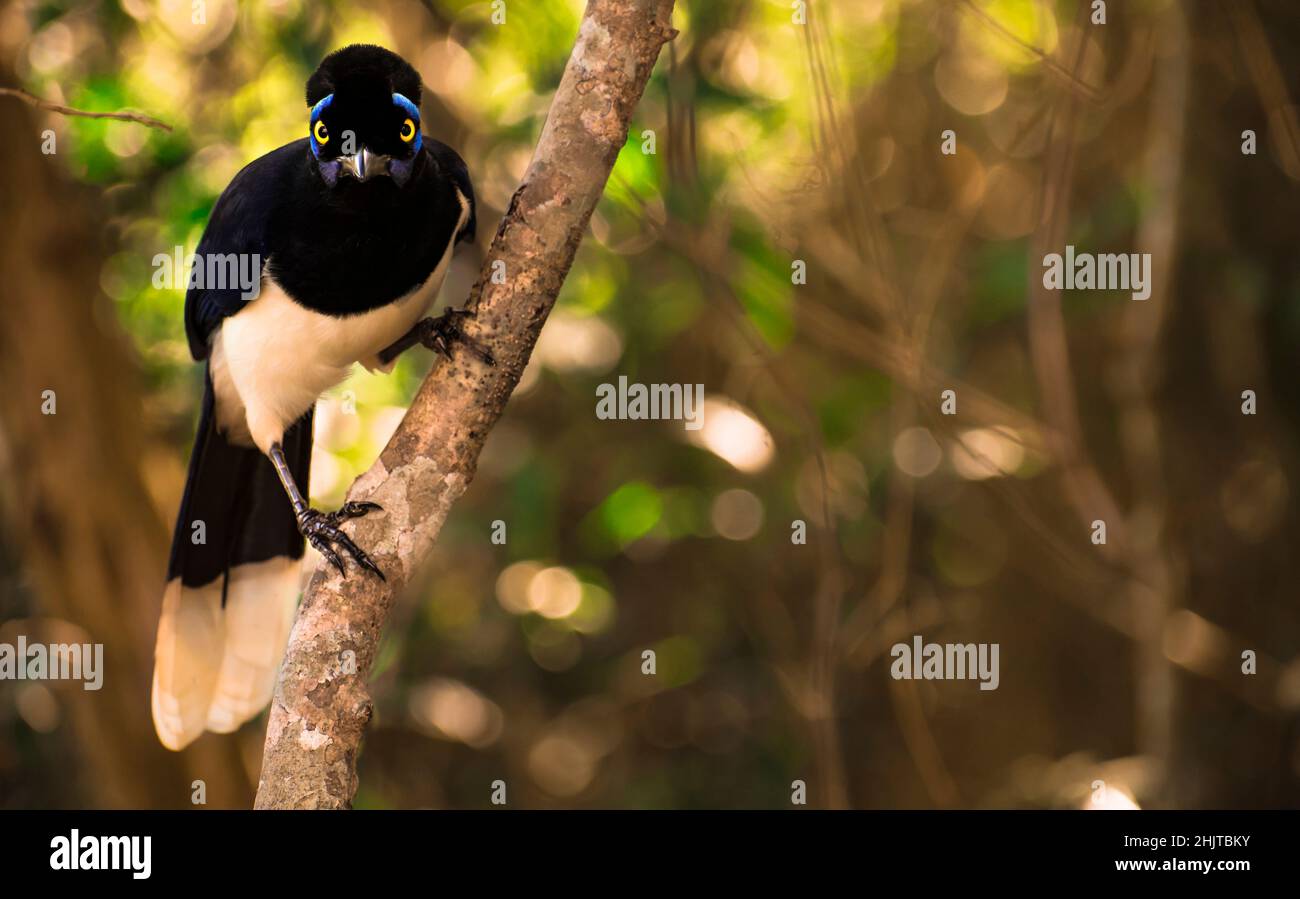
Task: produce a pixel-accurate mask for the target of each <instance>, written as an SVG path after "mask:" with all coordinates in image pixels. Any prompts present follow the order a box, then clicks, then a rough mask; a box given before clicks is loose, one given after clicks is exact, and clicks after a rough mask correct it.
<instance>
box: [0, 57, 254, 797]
mask: <svg viewBox="0 0 1300 899" xmlns="http://www.w3.org/2000/svg"><path fill="white" fill-rule="evenodd" d="M13 81H14V78H13V72H12V70H11V68H10V67H9V65H8V64H7V63H6V61H4V60H0V83H13ZM39 121H40V113H38V112H36V111H35V110H33V109H32V108H31V107H30V106H28V105H27V104H26V103H24V102H21V101H19V100H17V99H14V98H11V97H0V134H3V135H5V143H6V150H5V156H4V160H5V161H4V165H0V221H3V222H5V223H6V224H7V225H8V226H7V227H5V228H3V229H0V272H3V273H4V280H3V298H2V299H0V311H2V312H3V314H0V383H3V384H4V389H3V390H0V483H3V491H2V492H0V512H3V515H4V522H5V524H4V527H5V530H6V531H7V532H8V533H7V534H6V540H5V541H4V542H5V543H6V544H7V545H9V546H11V547H13V548H14V549H15V550H16V552H17V554H18V557H19V558H21V559H22V560H23V570H24V574H25V575H26V577H27V579H28V581H29V582H30V584H31V586H32V587H33V588H34V592H35V594H36V596H37V597H38V598H39V610H38V611H39V613H40V614H41V615H43V616H48V617H49V618H50V619H55V620H62V621H65V622H70V623H71V624H73V625H76V626H78V627H79V628H81V629H83V630H84V634H80V635H78V636H76V637H75V640H76V641H77V642H80V641H83V640H85V641H91V642H94V643H102V644H103V645H104V662H103V667H104V672H103V687H102V689H101V690H99V691H86V690H82V689H80V686H79V685H74V686H70V687H68V688H67V689H61V691H60V694H59V695H60V696H62V697H65V698H66V700H67V705H66V707H67V709H68V711H69V713H70V715H69V717H70V718H71V722H72V733H73V738H74V739H75V741H76V744H77V750H78V754H79V755H80V757H81V758H82V759H83V760H84V763H85V764H84V766H79V771H80V772H81V776H80V777H79V778H78V783H77V785H76V789H84V790H85V791H86V792H87V794H88V795H87V796H86V797H85V802H86V803H87V804H95V805H99V806H108V807H133V808H156V807H181V806H189V805H190V797H191V784H192V782H193V781H194V780H203V781H204V783H205V785H206V792H207V804H208V805H209V806H218V807H225V806H245V807H246V805H247V802H248V798H249V796H250V793H251V790H250V784H249V783H248V780H249V778H248V776H247V774H246V773H245V772H244V768H243V764H242V762H241V760H240V758H239V755H238V752H237V748H236V746H237V744H236V743H235V742H234V740H233V738H229V737H225V738H211V739H205V740H203V741H200V743H198V744H195V745H194V746H193V747H191V748H190V749H188V750H187V751H186V752H184V753H181V754H175V753H171V752H168V751H167V750H166V749H164V748H163V747H162V745H161V744H160V743H159V742H158V739H157V737H156V736H155V735H154V729H153V722H152V720H151V718H150V711H149V685H150V678H151V676H152V670H153V643H154V629H155V628H156V626H157V620H158V609H159V607H160V603H161V597H162V586H163V574H164V572H165V570H166V562H167V543H168V532H169V530H170V528H169V523H168V522H165V521H164V520H163V519H162V517H161V516H160V514H159V512H158V506H157V505H156V504H155V502H154V500H153V499H152V498H151V496H150V493H149V491H148V489H147V487H146V483H145V479H144V476H143V470H142V464H143V462H144V460H146V459H147V458H148V448H149V447H148V443H149V435H148V434H147V433H146V429H145V428H144V427H143V426H142V422H143V421H144V420H145V419H144V416H143V410H142V401H141V390H140V384H139V369H138V366H137V360H136V356H135V353H134V350H133V348H132V347H131V345H130V342H129V340H128V338H127V337H126V335H125V334H124V333H123V331H122V330H121V328H120V326H119V325H118V319H117V315H116V314H115V311H114V310H113V309H112V308H111V306H110V303H111V301H110V300H109V299H108V298H107V297H106V296H105V295H104V294H103V292H102V291H101V290H100V288H99V278H100V271H101V267H102V264H103V260H104V257H105V247H104V246H103V238H102V235H103V223H104V221H105V220H106V216H105V215H104V214H103V211H102V210H101V208H100V207H99V204H98V202H97V200H96V198H95V194H94V193H93V192H90V191H87V190H86V189H85V188H82V187H79V186H77V185H76V184H75V183H74V182H73V181H72V180H70V179H69V178H67V177H65V175H64V173H63V171H62V169H61V166H60V163H59V158H60V157H59V156H58V155H57V154H56V155H51V156H46V155H44V154H42V152H41V132H42V130H43V127H44V126H42V125H40V124H38V123H39ZM141 127H143V126H141ZM179 315H180V309H179V308H178V309H177V316H179ZM45 391H52V394H45ZM47 397H52V400H51V402H53V404H54V409H55V414H52V415H47V414H44V412H43V407H44V406H45V402H46V398H47ZM9 627H10V629H13V628H17V633H25V634H26V636H27V638H28V640H29V641H36V640H38V639H39V640H47V639H51V638H50V637H49V636H47V635H43V634H38V633H35V632H34V631H33V628H35V629H41V627H40V625H38V624H33V623H32V622H31V621H30V619H29V621H28V622H26V623H23V622H19V623H16V624H15V623H14V622H10V625H9ZM16 635H17V634H16V633H15V634H11V635H9V636H8V637H6V639H7V640H10V641H12V639H13V638H14V637H16ZM65 641H67V638H64V639H63V640H60V642H65ZM68 642H70V641H68ZM52 686H53V685H52Z"/></svg>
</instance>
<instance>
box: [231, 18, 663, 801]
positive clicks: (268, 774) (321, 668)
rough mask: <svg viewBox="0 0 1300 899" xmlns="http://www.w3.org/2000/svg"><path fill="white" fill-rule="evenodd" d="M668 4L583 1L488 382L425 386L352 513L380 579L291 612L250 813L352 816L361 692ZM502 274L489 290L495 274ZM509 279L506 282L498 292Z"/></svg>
mask: <svg viewBox="0 0 1300 899" xmlns="http://www.w3.org/2000/svg"><path fill="white" fill-rule="evenodd" d="M672 7H673V0H588V3H587V8H586V11H585V12H584V13H583V17H582V24H581V26H580V29H579V32H578V38H577V42H576V43H575V44H574V47H573V52H572V54H571V55H570V57H569V62H568V65H567V66H566V67H565V70H564V76H563V78H562V79H561V80H560V86H559V88H558V89H557V91H556V94H555V99H554V100H553V101H552V104H551V110H550V114H549V115H548V116H547V120H546V125H545V127H544V128H543V129H542V135H541V138H540V140H539V141H538V144H537V148H536V150H535V151H534V153H533V159H532V162H531V163H529V166H528V171H527V172H526V174H525V175H524V180H523V183H522V184H521V185H520V187H519V189H518V190H516V191H515V195H514V197H513V198H512V199H511V201H510V207H509V209H508V210H507V211H506V215H505V217H504V218H503V219H502V221H501V225H500V227H499V228H498V229H497V233H496V236H495V238H494V239H493V241H492V246H491V248H490V249H489V251H488V254H487V258H486V260H485V263H484V267H483V271H482V273H481V274H480V275H479V280H478V283H477V284H475V286H474V289H473V290H472V292H471V294H470V299H469V305H470V308H472V309H474V310H475V311H476V312H477V315H476V317H475V318H474V319H473V320H472V321H470V322H468V323H467V327H466V330H467V331H468V333H469V334H470V336H472V337H475V338H477V339H479V340H482V341H484V342H486V343H487V344H488V345H489V346H490V347H491V348H492V351H493V353H494V355H495V356H496V360H497V364H496V366H495V367H494V368H488V367H486V366H484V365H483V364H482V363H480V362H479V361H478V360H477V359H475V358H474V357H473V354H470V353H467V352H464V351H463V350H462V351H461V352H458V353H457V354H456V357H455V359H454V361H444V362H443V363H442V364H441V365H439V366H437V367H436V368H435V369H434V370H433V371H432V372H431V373H430V375H429V377H428V378H427V379H426V380H425V382H424V384H423V385H422V386H421V387H420V390H419V392H418V393H417V394H416V397H415V400H414V401H413V402H412V404H411V407H410V409H409V410H408V411H407V413H406V417H405V418H404V419H403V420H402V424H401V425H400V426H399V427H398V429H397V432H396V433H395V434H394V435H393V438H392V440H391V441H389V443H388V446H387V447H385V449H384V451H383V453H382V454H380V457H379V459H378V461H377V462H375V464H374V465H373V466H372V467H371V468H370V470H369V471H367V472H366V473H365V474H363V475H362V476H361V477H360V478H358V479H357V481H356V483H355V484H353V485H352V489H351V490H350V491H349V494H348V499H351V500H369V501H371V502H376V503H379V505H381V506H383V508H384V511H383V512H382V513H377V514H374V515H371V516H367V517H366V518H363V519H358V520H356V521H354V522H351V523H350V524H349V527H350V528H351V530H352V533H353V536H354V538H356V539H357V540H358V542H360V543H361V545H362V546H365V547H367V549H368V550H369V551H370V553H371V555H372V556H373V557H374V558H375V559H376V561H378V562H379V564H380V566H381V567H382V568H383V570H384V572H385V574H386V575H387V578H388V579H387V581H386V582H381V581H379V580H378V579H377V578H372V577H360V576H357V575H355V574H354V575H353V576H352V577H349V578H346V579H344V578H343V577H341V576H340V575H339V574H338V573H337V572H336V571H334V570H333V569H332V568H331V567H330V566H328V565H321V566H319V567H318V568H317V570H316V573H315V575H314V576H313V577H312V579H311V582H310V584H309V585H308V587H307V591H306V594H305V595H304V597H303V601H302V604H301V606H300V607H299V610H298V618H297V621H296V622H295V623H294V627H293V631H292V633H291V634H290V637H289V647H288V650H287V652H286V655H285V660H284V664H283V665H282V666H281V669H280V679H279V682H278V683H277V685H276V690H275V699H274V701H273V702H272V705H271V715H270V722H269V724H268V727H267V734H266V746H265V748H264V753H263V758H262V774H261V780H260V782H259V784H258V790H257V801H256V807H257V808H268V809H269V808H347V807H349V806H350V804H351V801H352V796H353V794H354V793H355V792H356V786H357V775H356V760H357V753H358V749H359V746H360V743H361V738H362V735H363V734H364V732H365V727H366V724H367V722H368V721H369V720H370V714H371V700H370V695H369V693H368V691H367V689H366V679H367V676H368V674H369V672H370V668H371V665H372V663H373V662H374V659H375V654H376V650H377V648H378V645H379V638H380V635H381V633H382V630H383V627H384V624H385V622H386V621H387V619H388V615H389V611H390V610H391V608H392V604H393V599H394V596H396V595H398V594H400V592H401V590H402V587H403V586H404V585H405V584H406V583H407V582H408V581H409V580H410V577H411V575H412V573H413V572H414V571H415V570H416V569H417V568H418V566H419V565H420V563H421V561H422V560H423V559H424V558H425V557H426V556H427V555H428V553H429V551H430V549H431V547H432V545H433V542H434V540H435V539H436V538H437V536H438V532H439V531H440V530H441V528H442V524H443V522H444V521H445V520H446V518H447V515H448V513H449V512H450V510H451V507H452V504H453V503H455V502H456V500H457V499H458V498H459V497H460V496H461V494H463V493H464V492H465V489H466V488H467V487H468V486H469V483H470V481H471V479H472V478H473V477H474V471H475V467H476V465H477V462H478V456H479V451H480V450H481V449H482V447H483V442H484V440H485V438H486V437H487V434H488V432H489V431H490V430H491V429H492V426H493V425H494V424H495V423H496V421H497V419H499V418H500V417H501V414H502V412H503V411H504V409H505V405H506V402H507V401H508V400H509V398H510V394H511V393H512V392H513V390H514V388H515V385H516V384H517V383H518V381H519V376H520V375H521V374H522V372H523V370H524V366H525V365H526V364H527V362H528V357H529V356H530V355H531V353H532V349H533V345H534V344H535V343H536V341H537V337H538V335H539V334H540V333H541V329H542V325H543V324H544V323H545V321H546V317H547V315H548V314H549V313H550V311H551V307H552V306H553V305H554V303H555V298H556V296H557V295H558V294H559V291H560V286H561V285H562V284H563V283H564V278H565V276H566V275H567V274H568V271H569V267H570V266H571V265H572V264H573V257H574V254H575V253H576V252H577V249H578V244H579V243H580V242H581V240H582V235H583V233H584V232H585V231H586V228H587V223H588V221H589V219H590V218H591V214H592V212H593V211H594V210H595V208H596V203H597V202H598V201H599V200H600V197H601V195H602V194H603V193H604V189H605V181H606V179H607V178H608V177H609V173H610V170H611V169H612V168H613V166H614V160H615V159H616V158H617V156H618V152H619V150H620V149H621V148H622V146H623V144H624V142H625V141H626V140H627V132H628V126H629V122H630V120H631V117H632V112H633V110H634V109H635V108H636V104H637V102H638V101H639V100H640V99H641V94H642V92H643V91H644V90H645V85H646V82H647V81H648V80H649V78H650V72H651V70H652V69H653V68H654V64H655V60H656V59H657V58H658V56H659V50H660V48H661V47H662V46H663V45H664V44H665V43H666V42H667V41H669V40H672V38H673V37H674V36H675V35H676V31H675V30H674V29H673V28H672V27H671V24H670V22H671V15H672ZM497 261H501V262H504V263H505V274H506V277H505V279H504V283H500V284H495V283H493V282H492V280H491V278H490V275H491V273H492V270H493V264H494V263H495V262H497ZM498 280H500V279H498Z"/></svg>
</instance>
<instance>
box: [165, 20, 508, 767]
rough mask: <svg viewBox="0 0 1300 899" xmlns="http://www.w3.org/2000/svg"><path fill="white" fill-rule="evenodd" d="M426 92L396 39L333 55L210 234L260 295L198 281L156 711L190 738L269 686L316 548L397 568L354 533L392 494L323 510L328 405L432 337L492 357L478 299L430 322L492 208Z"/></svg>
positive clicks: (250, 709) (205, 246)
mask: <svg viewBox="0 0 1300 899" xmlns="http://www.w3.org/2000/svg"><path fill="white" fill-rule="evenodd" d="M420 94H421V84H420V76H419V75H418V74H417V73H416V71H415V69H413V68H412V67H411V66H410V65H408V64H407V63H406V62H405V61H403V60H402V59H401V58H400V57H398V56H397V55H395V54H393V53H391V52H389V51H388V50H385V49H383V48H381V47H373V46H368V45H355V46H351V47H345V48H343V49H342V50H339V51H337V52H335V53H331V54H330V55H329V56H327V57H326V58H325V59H324V61H323V62H321V64H320V67H319V68H317V69H316V71H315V73H313V74H312V76H311V78H309V79H308V81H307V91H306V100H307V110H308V113H307V116H306V121H305V122H304V125H305V132H306V134H305V136H304V137H302V138H300V139H299V140H296V141H294V142H293V143H290V144H286V145H285V146H283V147H281V148H280V149H278V150H274V151H272V152H270V153H268V154H267V155H265V156H263V157H261V158H259V159H255V160H254V161H253V162H251V163H249V164H248V165H247V166H246V167H245V168H244V169H243V170H242V171H241V172H239V174H237V175H236V176H235V178H234V180H232V181H231V182H230V184H229V186H228V187H227V188H226V189H225V191H224V192H223V193H222V195H221V197H220V198H219V199H218V200H217V203H216V205H215V206H214V207H213V209H212V216H211V219H210V220H209V222H208V226H207V230H206V231H205V232H204V234H203V238H202V240H200V241H199V246H198V251H197V253H196V259H197V262H196V264H198V265H203V264H205V260H207V259H209V258H210V257H211V258H219V259H220V260H228V259H231V258H235V259H236V260H238V261H239V262H240V263H241V269H242V266H243V265H244V264H245V263H251V266H250V269H251V270H253V271H257V272H259V273H260V281H259V284H258V290H257V291H256V292H255V293H254V294H253V295H252V296H251V297H250V296H249V294H248V292H247V291H246V290H243V289H241V287H240V286H239V285H237V284H232V285H229V286H227V285H225V284H224V283H218V284H207V283H205V284H202V285H199V284H198V283H197V282H195V286H191V287H190V289H189V291H188V292H187V293H186V295H185V331H186V335H187V336H188V338H189V344H190V351H191V353H192V354H193V356H194V358H195V359H196V360H202V361H205V362H206V363H207V377H206V379H205V390H204V394H203V405H202V408H201V411H200V415H199V426H198V435H197V436H196V438H195V444H194V451H193V453H192V454H191V457H190V468H189V476H188V478H187V480H186V484H185V495H184V498H183V499H182V500H181V509H180V515H179V517H178V519H177V522H176V531H175V536H174V537H173V539H172V553H171V563H170V565H169V572H168V584H167V590H166V593H165V594H164V596H163V610H162V617H161V619H160V621H159V624H158V642H157V646H156V649H155V661H154V682H153V716H154V724H155V726H156V728H157V730H158V736H159V738H160V739H161V740H162V742H163V744H164V745H166V746H168V747H170V748H172V749H180V748H181V747H183V746H185V745H186V744H187V743H189V742H190V741H191V740H193V739H194V738H195V737H197V736H198V735H199V734H200V733H202V732H203V731H204V730H215V731H222V732H225V731H232V730H234V729H235V728H237V727H239V725H240V724H242V723H243V722H245V721H247V720H248V719H250V718H252V717H253V716H254V715H256V714H257V713H258V712H260V711H261V710H262V708H263V707H264V706H265V705H266V703H267V702H268V701H269V700H270V698H271V691H272V689H273V688H274V685H275V677H276V672H277V670H278V669H279V667H280V658H281V656H282V655H283V653H284V647H285V644H286V642H287V640H288V636H289V627H290V625H291V624H292V622H293V615H294V607H295V604H296V601H297V598H298V588H299V576H298V568H299V563H300V561H301V559H302V556H303V553H304V551H305V543H306V542H310V543H311V545H312V546H314V547H315V548H316V549H317V550H319V551H320V553H321V555H322V556H323V557H324V558H325V560H326V562H328V563H329V564H331V565H333V566H334V567H335V568H337V569H338V570H339V571H340V572H344V570H345V568H344V563H343V554H347V555H350V556H351V557H352V558H353V560H354V561H355V562H356V563H357V564H358V565H359V566H360V567H362V568H364V569H365V570H367V571H370V572H372V573H374V574H376V575H378V576H379V577H381V578H382V577H383V576H384V575H383V572H381V571H380V570H379V566H378V565H376V564H375V562H374V560H373V559H371V558H370V556H369V555H368V554H367V553H366V552H365V551H364V550H362V549H361V548H360V547H359V546H357V545H356V543H354V542H353V541H352V539H351V538H350V537H349V536H348V535H347V534H345V533H343V531H342V530H341V529H340V527H339V526H340V525H341V524H342V523H343V522H345V521H347V520H348V519H350V518H357V517H360V516H362V515H365V514H366V513H367V512H371V511H375V510H377V509H378V508H379V507H378V506H377V505H375V504H374V503H368V502H350V503H346V504H345V505H344V506H343V508H341V509H339V510H338V511H337V512H329V513H324V512H318V511H316V510H315V509H312V508H310V507H309V504H308V502H307V497H306V496H305V495H304V494H305V491H306V490H307V489H308V475H309V473H310V467H311V453H312V410H313V408H314V406H315V403H316V399H317V398H318V397H319V396H320V395H321V394H322V393H323V392H324V391H326V390H328V389H329V388H330V387H332V386H334V385H335V384H338V383H339V382H340V381H342V380H343V379H344V378H345V377H347V375H348V372H349V371H350V370H351V368H352V364H353V363H354V362H363V363H365V364H366V365H368V366H370V365H371V363H372V362H373V361H374V360H376V359H378V360H379V361H380V362H381V363H382V364H387V363H388V362H390V361H392V359H394V358H396V356H397V355H398V354H399V353H401V352H403V351H404V350H406V349H408V348H410V347H412V346H415V344H417V343H423V344H424V345H425V346H431V347H433V348H434V349H435V350H437V351H439V352H442V353H448V352H449V351H450V347H451V342H452V341H455V340H460V341H463V342H464V343H465V345H466V346H467V347H468V348H469V349H471V350H472V351H473V352H474V353H475V354H477V355H478V356H479V358H481V359H483V360H484V361H486V362H488V363H489V364H490V363H491V362H492V356H491V353H489V352H488V350H487V348H486V347H485V346H483V345H482V344H481V343H479V342H478V341H476V340H474V339H472V338H469V337H467V336H466V335H465V334H464V333H463V332H462V329H461V320H462V319H463V317H464V315H465V313H464V312H463V311H460V310H454V311H451V312H448V313H444V314H443V316H442V317H441V318H438V319H431V318H426V317H425V316H426V314H427V313H428V310H429V308H430V307H431V306H432V305H433V302H434V300H435V299H436V297H437V295H438V290H439V288H440V287H441V285H442V281H443V278H444V276H445V275H446V273H447V267H448V266H449V265H450V263H451V255H452V251H453V250H454V249H455V247H456V245H457V244H459V243H461V242H463V241H472V240H473V238H474V227H475V219H474V188H473V186H472V184H471V183H470V178H469V172H468V170H467V169H466V166H465V162H464V161H463V160H462V159H461V158H460V156H458V155H457V154H456V151H455V150H453V149H452V148H451V147H448V146H447V145H446V144H443V143H441V142H439V141H437V140H434V139H433V138H432V137H430V136H427V135H425V134H424V133H423V132H422V129H421V127H420ZM198 522H202V523H203V529H202V530H203V532H204V533H205V535H206V536H205V539H204V540H201V541H195V540H193V539H192V534H193V533H195V532H196V524H197V523H198Z"/></svg>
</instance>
